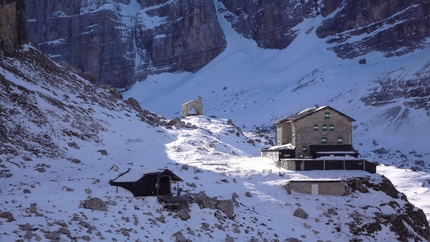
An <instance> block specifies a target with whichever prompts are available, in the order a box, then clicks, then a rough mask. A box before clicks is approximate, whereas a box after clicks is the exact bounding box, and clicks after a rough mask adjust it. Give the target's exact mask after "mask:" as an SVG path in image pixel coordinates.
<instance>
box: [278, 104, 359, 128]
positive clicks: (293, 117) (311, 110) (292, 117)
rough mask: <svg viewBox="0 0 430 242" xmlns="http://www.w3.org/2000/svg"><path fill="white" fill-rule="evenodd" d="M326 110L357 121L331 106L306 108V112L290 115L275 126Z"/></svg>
mask: <svg viewBox="0 0 430 242" xmlns="http://www.w3.org/2000/svg"><path fill="white" fill-rule="evenodd" d="M326 108H328V109H331V110H333V111H336V112H338V113H340V114H341V115H343V116H345V117H347V118H349V119H350V120H351V121H355V119H353V118H351V117H349V116H348V115H346V114H344V113H342V112H339V111H338V110H336V109H334V108H332V107H330V106H321V107H319V106H315V107H312V108H306V109H304V110H302V111H300V112H298V113H295V114H293V115H290V116H288V117H286V118H283V119H280V120H278V121H275V124H277V123H283V122H286V121H287V122H294V121H297V120H299V119H302V118H304V117H306V116H309V115H311V114H314V113H316V112H318V111H320V110H323V109H326Z"/></svg>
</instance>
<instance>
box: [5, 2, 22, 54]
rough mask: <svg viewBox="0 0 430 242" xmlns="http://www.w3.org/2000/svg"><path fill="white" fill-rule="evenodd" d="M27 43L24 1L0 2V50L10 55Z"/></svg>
mask: <svg viewBox="0 0 430 242" xmlns="http://www.w3.org/2000/svg"><path fill="white" fill-rule="evenodd" d="M27 42H28V39H27V33H26V31H25V7H24V0H0V50H3V51H4V52H5V53H11V52H13V51H15V50H17V49H18V48H20V47H21V46H22V45H23V44H25V43H27Z"/></svg>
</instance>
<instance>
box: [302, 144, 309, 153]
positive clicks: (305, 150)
mask: <svg viewBox="0 0 430 242" xmlns="http://www.w3.org/2000/svg"><path fill="white" fill-rule="evenodd" d="M302 151H303V152H304V153H306V152H308V146H307V145H303V147H302Z"/></svg>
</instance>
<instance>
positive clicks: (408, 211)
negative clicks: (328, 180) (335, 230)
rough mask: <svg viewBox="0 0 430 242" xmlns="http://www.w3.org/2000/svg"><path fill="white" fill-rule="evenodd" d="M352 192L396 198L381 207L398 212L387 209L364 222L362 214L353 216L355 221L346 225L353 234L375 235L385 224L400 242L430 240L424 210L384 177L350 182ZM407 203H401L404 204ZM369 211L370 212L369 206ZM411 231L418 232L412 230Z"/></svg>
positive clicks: (429, 229) (355, 179)
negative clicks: (387, 211) (390, 210)
mask: <svg viewBox="0 0 430 242" xmlns="http://www.w3.org/2000/svg"><path fill="white" fill-rule="evenodd" d="M347 185H348V187H349V189H350V190H351V192H361V193H368V192H369V189H372V190H375V191H380V192H383V193H385V194H386V195H387V196H389V197H391V198H393V200H391V201H389V202H388V203H381V204H380V207H381V208H382V207H384V206H389V207H391V208H393V209H395V210H396V213H392V214H387V213H384V212H383V210H381V209H378V210H380V211H379V212H375V213H374V214H373V217H371V218H367V221H366V222H364V221H363V217H362V215H360V214H359V213H356V212H354V213H352V214H351V215H350V217H351V218H352V221H351V222H349V223H346V224H347V225H348V226H349V229H350V231H351V233H352V234H354V235H360V234H367V235H369V234H372V233H377V232H378V231H381V230H382V227H381V225H383V226H387V227H389V229H390V231H393V232H395V233H396V234H397V235H398V241H409V240H411V239H413V240H415V241H421V238H425V239H426V240H429V239H430V226H429V224H428V222H427V218H426V215H425V213H424V212H423V210H422V209H419V208H417V207H415V206H414V205H412V204H411V203H410V202H409V201H408V199H407V198H406V196H405V195H404V194H403V193H401V192H399V191H398V190H397V189H396V188H395V187H394V185H393V184H392V183H391V181H390V180H389V179H387V178H386V177H384V176H382V179H381V180H380V181H375V180H372V179H370V178H369V177H357V178H352V179H349V180H348V181H347ZM402 202H403V203H404V204H402V205H401V204H400V203H402ZM366 209H370V207H367V208H366ZM411 228H412V230H413V231H414V232H412V231H411Z"/></svg>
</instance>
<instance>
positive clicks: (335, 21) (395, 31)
mask: <svg viewBox="0 0 430 242" xmlns="http://www.w3.org/2000/svg"><path fill="white" fill-rule="evenodd" d="M325 2H328V1H325ZM334 2H335V3H332V4H331V5H328V4H324V5H323V15H324V16H328V18H327V19H326V20H325V21H323V23H322V24H321V26H319V27H318V29H317V35H318V36H319V37H320V38H327V42H328V43H332V44H333V48H332V50H333V51H335V52H336V54H337V55H338V56H339V57H341V58H354V57H357V56H360V55H363V54H367V53H370V52H372V51H379V52H382V53H384V55H385V56H386V57H391V56H395V55H403V54H406V53H409V52H412V51H414V50H416V49H420V48H424V47H426V46H428V43H426V38H429V37H430V18H429V16H430V2H428V1H421V0H412V1H402V0H395V1H382V0H377V1H354V0H348V1H346V3H343V2H340V1H334Z"/></svg>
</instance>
